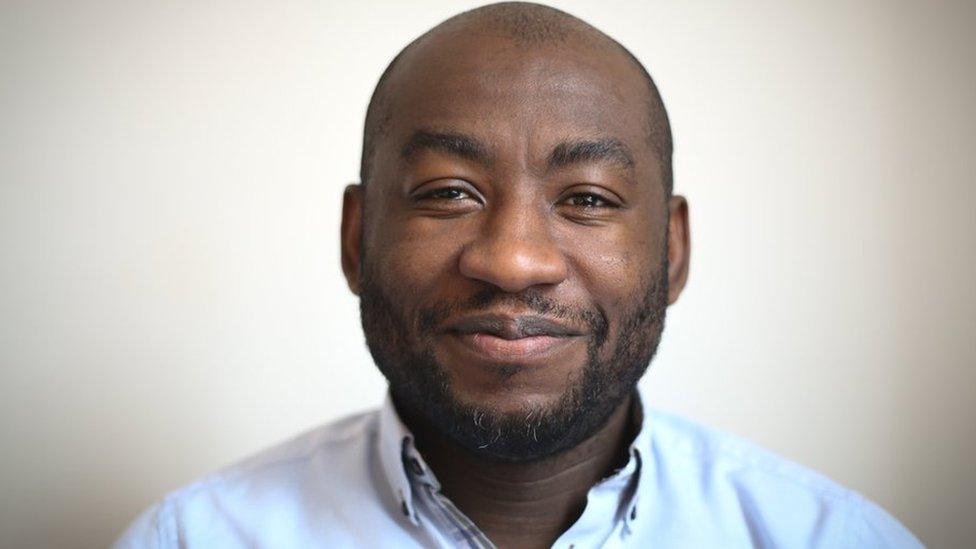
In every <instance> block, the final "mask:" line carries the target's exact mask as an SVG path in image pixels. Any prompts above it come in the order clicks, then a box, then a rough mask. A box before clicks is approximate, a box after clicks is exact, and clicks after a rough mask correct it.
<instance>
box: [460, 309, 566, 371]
mask: <svg viewBox="0 0 976 549" xmlns="http://www.w3.org/2000/svg"><path fill="white" fill-rule="evenodd" d="M448 332H449V334H450V335H452V336H454V338H453V339H456V341H457V342H459V343H460V344H461V345H462V346H463V347H465V348H466V349H467V350H468V351H471V352H473V353H475V354H476V355H480V356H481V357H482V358H485V359H488V360H491V361H501V362H526V361H531V359H540V358H544V357H546V356H547V355H550V354H551V353H553V352H555V351H558V350H560V349H561V348H563V347H565V346H567V345H569V344H571V343H574V342H576V341H578V340H579V336H580V335H582V334H581V333H580V332H579V331H578V330H575V329H573V328H572V327H569V326H567V325H565V324H563V323H561V322H559V321H558V320H554V319H549V318H545V317H540V316H505V315H497V314H487V315H478V316H470V317H465V318H463V319H461V320H459V321H456V322H454V323H452V324H450V325H449V326H448Z"/></svg>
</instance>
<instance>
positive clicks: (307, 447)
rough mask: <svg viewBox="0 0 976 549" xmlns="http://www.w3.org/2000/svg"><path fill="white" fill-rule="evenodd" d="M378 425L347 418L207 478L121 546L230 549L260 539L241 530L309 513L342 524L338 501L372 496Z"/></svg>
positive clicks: (152, 511)
mask: <svg viewBox="0 0 976 549" xmlns="http://www.w3.org/2000/svg"><path fill="white" fill-rule="evenodd" d="M376 424H377V412H376V411H370V412H364V413H360V414H356V415H353V416H349V417H346V418H343V419H340V420H337V421H334V422H331V423H328V424H326V425H323V426H320V427H317V428H315V429H312V430H310V431H308V432H305V433H303V434H300V435H298V436H295V437H293V438H291V439H289V440H286V441H284V442H282V443H279V444H277V445H275V446H273V447H271V448H268V449H266V450H263V451H261V452H259V453H257V454H255V455H253V456H251V457H248V458H246V459H244V460H242V461H240V462H238V463H236V464H234V465H231V466H229V467H226V468H224V469H222V470H219V471H217V472H215V473H212V474H210V475H207V476H205V477H203V478H202V479H200V480H198V481H196V482H194V483H192V484H190V485H187V486H185V487H183V488H181V489H179V490H176V491H174V492H172V493H170V494H169V495H167V496H166V497H165V498H163V500H162V501H160V502H159V503H157V504H156V505H154V506H152V507H150V508H149V509H148V510H146V511H145V512H144V513H143V514H142V515H141V516H140V517H139V518H138V519H136V521H135V522H133V524H132V525H131V526H130V527H129V529H128V531H127V532H126V533H125V534H124V535H123V536H122V538H121V539H119V541H118V542H117V543H116V547H175V546H185V545H189V544H188V543H187V540H191V541H194V542H196V543H197V544H198V545H200V546H208V544H209V545H212V544H214V543H216V544H224V545H226V544H225V543H224V542H225V541H226V540H228V539H237V537H239V536H243V537H241V541H242V542H243V541H244V540H253V537H252V536H253V535H260V534H258V533H252V532H243V533H242V532H240V531H239V530H240V528H241V525H247V526H246V528H247V529H252V528H254V529H255V530H262V529H263V530H265V531H266V532H268V533H273V531H274V530H275V528H276V527H280V526H281V525H289V524H295V523H297V522H301V521H303V520H305V519H307V518H310V517H308V516H307V515H308V514H309V513H313V514H317V515H318V518H319V519H325V520H329V519H330V518H338V517H333V516H332V515H334V514H335V513H341V506H340V505H337V504H336V502H335V500H336V498H337V497H338V496H337V494H342V497H343V501H346V502H355V500H356V497H357V494H358V495H359V497H363V498H365V497H366V496H365V494H366V493H367V491H368V490H370V486H368V484H369V483H370V482H372V481H371V479H372V476H371V473H370V467H371V463H370V460H371V455H372V453H373V452H372V445H373V444H375V434H376V428H377V427H376ZM369 493H372V492H369ZM231 545H236V544H233V543H232V544H231ZM240 545H248V544H247V543H241V544H240Z"/></svg>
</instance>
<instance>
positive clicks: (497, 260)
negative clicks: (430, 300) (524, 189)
mask: <svg viewBox="0 0 976 549" xmlns="http://www.w3.org/2000/svg"><path fill="white" fill-rule="evenodd" d="M545 217H546V216H545V214H544V213H543V212H540V211H536V209H535V208H534V207H531V206H528V205H525V204H523V205H522V206H521V207H520V206H517V205H515V204H513V205H511V207H508V208H506V209H504V210H502V209H499V210H497V211H495V212H493V214H492V215H489V216H487V218H486V219H485V223H484V225H482V227H481V230H480V232H479V235H478V237H477V238H476V239H475V240H473V241H472V242H470V243H469V244H468V245H467V246H465V248H464V249H463V250H462V252H461V258H460V260H459V262H460V265H459V267H460V270H461V274H463V275H464V276H466V277H468V278H472V279H475V280H480V281H482V282H487V283H489V284H492V285H494V286H497V287H498V288H500V289H502V290H504V291H505V292H508V293H517V292H520V291H522V290H525V289H527V288H530V287H532V286H538V285H549V284H553V285H554V284H559V283H560V282H562V281H563V280H565V279H566V276H567V273H568V269H569V267H568V265H567V262H566V257H565V255H564V254H563V252H562V250H560V248H559V246H558V245H557V243H556V242H555V241H554V240H553V238H552V234H551V230H550V227H549V226H548V223H547V221H546V219H545Z"/></svg>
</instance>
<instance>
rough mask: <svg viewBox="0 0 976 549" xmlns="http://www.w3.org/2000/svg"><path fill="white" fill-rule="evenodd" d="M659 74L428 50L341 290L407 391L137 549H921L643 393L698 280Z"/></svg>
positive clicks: (515, 10) (816, 483) (782, 464)
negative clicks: (673, 310) (692, 281)
mask: <svg viewBox="0 0 976 549" xmlns="http://www.w3.org/2000/svg"><path fill="white" fill-rule="evenodd" d="M671 183H672V182H671V134H670V128H669V124H668V120H667V115H666V112H665V109H664V105H663V103H662V101H661V98H660V96H659V95H658V92H657V89H656V87H655V85H654V83H653V82H652V80H651V78H650V76H649V75H648V74H647V72H646V71H645V70H644V68H643V67H642V66H641V64H640V63H639V62H638V61H637V60H636V59H635V58H634V57H633V56H632V55H631V54H630V53H629V52H628V51H627V50H625V49H624V48H623V47H622V46H620V45H619V44H618V43H616V42H615V41H613V40H612V39H610V38H609V37H607V36H606V35H604V34H602V33H601V32H599V31H597V30H596V29H594V28H593V27H590V26H589V25H587V24H586V23H584V22H582V21H580V20H578V19H576V18H574V17H572V16H569V15H567V14H565V13H563V12H560V11H557V10H554V9H551V8H547V7H543V6H539V5H533V4H521V3H515V4H496V5H491V6H486V7H483V8H479V9H476V10H473V11H470V12H466V13H463V14H461V15H459V16H456V17H454V18H452V19H449V20H448V21H446V22H444V23H442V24H441V25H438V26H437V27H435V28H434V29H432V30H431V31H429V32H428V33H426V34H424V35H423V36H421V37H420V38H418V39H417V40H415V41H414V42H413V43H411V44H410V45H409V46H407V47H406V48H405V49H404V50H403V51H402V52H401V53H400V54H399V55H398V56H397V57H396V58H395V59H394V61H393V62H392V63H391V64H390V66H389V67H388V68H387V70H386V72H385V73H384V74H383V76H382V77H381V79H380V82H379V84H378V85H377V87H376V90H375V92H374V95H373V98H372V100H371V102H370V105H369V109H368V112H367V116H366V124H365V137H364V144H363V159H362V173H361V184H360V185H353V186H350V187H348V188H347V189H346V192H345V197H344V207H343V220H342V228H341V238H342V267H343V270H344V272H345V275H346V278H347V280H348V282H349V286H350V288H351V289H352V291H353V292H355V293H357V294H358V295H359V296H360V300H361V312H362V323H363V330H364V332H365V335H366V341H367V344H368V346H369V350H370V352H371V353H372V356H373V358H374V360H375V362H376V364H377V366H378V367H379V368H380V370H381V371H382V372H383V374H384V375H385V376H386V378H387V379H388V381H389V384H390V396H389V398H388V399H387V401H386V403H385V404H384V406H383V407H382V408H381V409H380V410H379V411H378V412H374V413H368V414H364V415H360V416H356V417H352V418H348V419H345V420H342V421H339V422H337V423H333V424H331V425H327V426H325V427H322V428H320V429H318V430H315V431H313V432H311V433H308V434H306V435H303V436H301V437H299V438H297V439H295V440H292V441H290V442H287V443H285V444H283V445H281V446H279V447H277V448H274V449H272V450H269V451H267V452H264V453H262V454H260V455H258V456H256V457H254V458H252V459H250V460H248V461H245V462H244V463H242V464H240V465H237V466H235V467H232V468H230V469H228V470H226V471H224V472H221V473H218V474H215V475H212V476H210V477H208V478H206V479H204V480H203V481H201V482H199V483H197V484H195V485H192V486H190V487H188V488H184V489H183V490H180V491H178V492H176V493H174V494H173V495H171V496H169V497H168V498H166V499H165V500H164V501H163V502H162V503H160V504H159V505H157V506H155V507H154V508H152V509H150V510H149V511H148V512H147V513H146V514H144V515H143V516H142V517H141V518H140V519H139V520H138V521H137V522H136V523H135V524H134V525H133V526H132V528H131V529H130V531H129V532H128V533H127V534H126V535H125V536H124V537H123V539H122V540H120V542H119V546H122V547H143V546H149V547H156V546H164V547H182V546H191V547H194V546H198V547H414V546H423V547H491V546H498V547H550V546H555V547H650V546H654V547H717V546H722V547H724V546H750V545H758V546H770V547H805V546H823V547H844V546H852V547H854V546H856V547H904V546H917V545H918V542H917V540H915V539H914V538H913V537H912V535H911V534H910V533H909V532H908V531H907V530H905V529H904V527H902V526H901V525H900V524H899V523H898V522H897V521H896V520H895V519H893V518H892V517H890V516H889V515H887V514H886V513H885V512H884V511H882V510H881V509H880V508H878V507H877V506H875V505H874V504H872V503H870V502H868V501H866V500H865V499H864V498H862V497H861V496H859V495H857V494H854V493H852V492H850V491H847V490H845V489H843V488H841V487H839V486H837V485H835V484H833V483H832V482H830V481H829V480H827V479H825V478H823V477H821V476H819V475H817V474H816V473H813V472H810V471H807V470H805V469H803V468H801V467H799V466H797V465H794V464H791V463H788V462H786V461H784V460H782V459H780V458H778V457H775V456H772V455H770V454H768V453H766V452H763V451H762V450H759V449H757V448H754V447H752V446H750V445H749V444H747V443H745V442H742V441H739V440H737V439H734V438H732V437H730V436H727V435H722V434H718V433H714V432H711V431H708V430H706V429H704V428H701V427H698V426H695V425H692V424H690V423H687V422H685V421H682V420H680V419H677V418H674V417H670V416H667V415H664V414H660V413H657V412H653V411H651V410H650V409H649V408H648V407H647V406H646V402H644V401H642V400H641V398H640V395H639V394H638V393H637V392H636V389H635V388H636V384H637V381H638V380H639V379H640V377H641V375H642V374H643V372H644V371H645V369H646V368H647V366H648V364H649V362H650V360H651V358H652V357H653V355H654V352H655V350H656V348H657V344H658V341H659V338H660V335H661V331H662V328H663V325H664V316H665V309H666V307H667V306H668V305H669V304H670V303H673V302H675V300H677V299H678V296H679V294H680V293H681V290H682V288H683V286H684V284H685V280H686V278H687V275H688V262H689V233H688V209H687V205H686V202H685V200H684V199H683V198H682V197H680V196H675V195H673V194H672V186H671Z"/></svg>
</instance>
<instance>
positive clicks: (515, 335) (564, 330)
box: [447, 314, 580, 339]
mask: <svg viewBox="0 0 976 549" xmlns="http://www.w3.org/2000/svg"><path fill="white" fill-rule="evenodd" d="M447 329H448V330H449V331H453V332H457V333H459V334H462V335H467V334H476V333H485V334H491V335H493V336H496V337H500V338H502V339H521V338H524V337H532V336H550V337H568V336H576V335H580V332H579V331H577V330H574V329H573V328H571V327H569V326H567V325H565V324H563V323H561V322H559V321H558V320H555V319H552V318H546V317H543V316H537V315H520V316H508V315H501V314H480V315H472V316H466V317H464V318H462V319H460V320H458V321H456V322H452V323H451V324H449V325H448V326H447Z"/></svg>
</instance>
